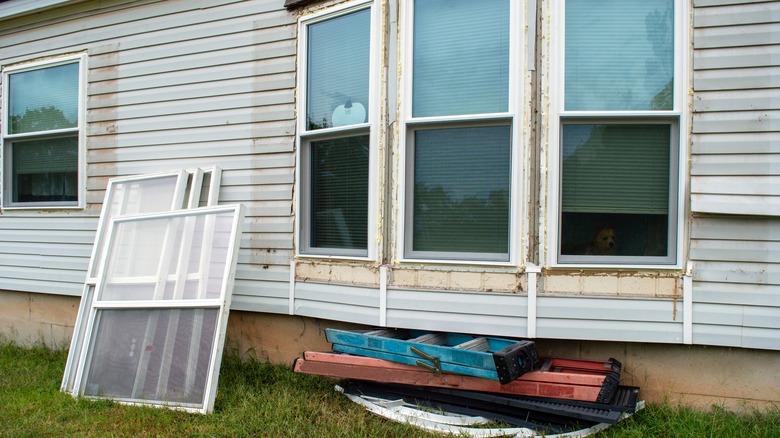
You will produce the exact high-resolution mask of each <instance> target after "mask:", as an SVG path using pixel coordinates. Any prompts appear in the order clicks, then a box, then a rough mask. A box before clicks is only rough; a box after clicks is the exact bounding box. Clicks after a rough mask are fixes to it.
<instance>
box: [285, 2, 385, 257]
mask: <svg viewBox="0 0 780 438" xmlns="http://www.w3.org/2000/svg"><path fill="white" fill-rule="evenodd" d="M371 21H372V8H371V6H370V4H366V3H365V2H364V3H362V4H359V5H358V6H352V7H347V8H346V9H342V10H339V11H338V12H331V13H329V14H326V15H324V16H322V15H318V16H315V17H312V18H307V19H306V20H304V21H302V22H301V55H300V59H301V61H302V65H303V68H302V72H303V75H302V76H303V78H302V81H301V87H300V89H301V90H302V99H301V102H302V106H303V108H302V111H301V112H302V113H303V114H302V116H300V118H299V124H298V126H299V138H300V166H299V169H300V180H299V183H300V187H301V190H300V191H301V194H300V203H299V205H300V211H299V223H300V234H299V248H300V250H299V251H300V253H301V254H303V255H322V256H345V257H368V256H369V241H370V239H369V235H370V233H369V217H370V215H371V212H370V201H369V200H370V193H369V185H370V184H369V182H370V180H371V177H372V175H371V172H370V171H369V170H370V167H371V166H370V161H371V160H372V159H373V158H374V157H373V155H374V154H375V152H373V149H374V148H373V147H372V144H373V143H374V142H375V139H374V134H373V133H372V126H373V123H372V114H373V113H375V110H374V105H376V102H374V100H375V99H373V98H372V97H371V96H370V94H371V89H372V87H371V80H372V58H371V44H372V35H371V34H372V32H371Z"/></svg>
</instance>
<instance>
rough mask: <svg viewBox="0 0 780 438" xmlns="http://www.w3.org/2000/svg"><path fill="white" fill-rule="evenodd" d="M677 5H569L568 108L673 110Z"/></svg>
mask: <svg viewBox="0 0 780 438" xmlns="http://www.w3.org/2000/svg"><path fill="white" fill-rule="evenodd" d="M673 25H674V0H567V1H566V67H565V72H566V73H565V96H566V97H565V103H564V106H565V109H566V110H568V111H577V110H605V111H608V110H609V111H611V110H671V109H673V105H672V103H673V102H672V92H673V89H674V82H673V79H674V31H673Z"/></svg>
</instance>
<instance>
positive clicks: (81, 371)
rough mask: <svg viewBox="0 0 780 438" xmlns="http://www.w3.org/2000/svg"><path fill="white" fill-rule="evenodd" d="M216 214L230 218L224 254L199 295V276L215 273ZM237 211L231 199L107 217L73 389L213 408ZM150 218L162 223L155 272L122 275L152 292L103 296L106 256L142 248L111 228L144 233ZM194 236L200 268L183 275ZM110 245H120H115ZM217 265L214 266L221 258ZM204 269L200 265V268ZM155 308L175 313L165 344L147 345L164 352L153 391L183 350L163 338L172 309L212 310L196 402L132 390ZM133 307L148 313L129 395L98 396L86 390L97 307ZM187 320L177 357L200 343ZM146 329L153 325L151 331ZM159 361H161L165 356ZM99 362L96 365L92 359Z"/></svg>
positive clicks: (132, 400) (141, 374)
mask: <svg viewBox="0 0 780 438" xmlns="http://www.w3.org/2000/svg"><path fill="white" fill-rule="evenodd" d="M218 215H226V216H229V219H230V232H229V235H228V236H227V239H223V240H224V241H225V245H226V246H225V248H226V252H225V254H224V268H223V269H222V272H221V273H219V274H220V275H219V276H218V279H219V281H220V282H219V293H218V296H216V297H211V298H205V293H206V292H207V291H206V292H204V291H205V289H204V288H205V287H207V286H204V281H205V283H208V282H209V280H210V279H211V278H212V276H213V274H214V273H213V272H212V271H211V270H210V268H211V259H212V257H211V254H210V252H209V250H211V249H212V244H213V242H214V235H216V234H217V233H222V234H225V232H224V230H222V231H220V230H219V229H216V228H215V227H216V225H219V224H218V223H217V218H218ZM199 217H202V218H203V221H202V222H203V225H202V227H203V230H202V232H198V231H199V230H200V228H198V229H196V228H195V226H194V225H193V223H194V222H195V220H196V219H197V218H199ZM243 217H244V208H243V206H242V205H233V206H225V207H204V208H197V209H187V210H181V211H176V212H166V213H156V214H144V215H138V216H132V217H120V218H114V219H112V220H111V221H110V225H109V235H108V240H107V245H108V248H107V249H108V250H107V252H106V254H107V260H106V263H107V264H106V265H105V267H106V268H105V269H103V270H102V272H101V273H100V278H99V281H98V283H97V286H96V291H95V294H94V298H93V300H92V302H91V303H90V309H89V318H88V321H87V327H86V329H85V348H83V349H82V351H81V357H80V360H79V367H78V369H77V373H76V379H75V383H74V388H75V389H76V395H80V396H87V397H91V398H111V399H113V400H115V401H117V402H120V403H127V404H142V405H156V406H167V407H172V408H176V409H180V410H184V411H188V412H199V413H208V412H210V411H211V410H212V408H213V404H214V398H215V396H216V387H217V379H218V376H219V367H220V359H221V355H222V349H223V347H224V338H225V332H226V329H227V316H228V313H229V308H230V301H231V296H232V287H233V282H234V275H235V269H236V259H237V254H238V248H239V241H240V237H241V225H242V224H243ZM153 221H158V222H160V221H162V222H164V223H165V229H164V231H163V233H164V236H165V237H164V238H163V240H162V241H161V242H158V244H159V245H161V246H162V248H163V249H162V251H161V253H160V255H159V259H158V260H156V261H155V265H154V268H155V272H156V273H157V274H156V277H155V278H151V279H149V278H148V276H147V277H143V276H140V277H139V276H136V277H133V276H132V275H130V277H127V278H129V279H130V280H131V281H133V279H134V278H135V279H138V278H144V279H145V280H140V283H139V284H145V285H148V286H151V287H152V289H153V290H154V293H153V296H152V297H151V299H147V298H144V299H140V300H133V299H121V300H119V299H116V298H114V299H105V300H104V299H103V297H104V294H105V293H106V292H107V291H108V290H109V289H108V288H107V280H108V279H109V271H110V270H111V267H112V266H114V263H112V262H113V258H116V257H119V256H120V255H126V254H128V253H129V254H130V258H131V260H134V259H133V257H137V256H138V255H143V254H144V252H143V249H144V248H140V249H139V250H138V251H136V248H135V247H133V248H131V250H130V251H125V250H124V248H123V247H122V245H120V243H118V242H117V239H118V238H121V237H122V236H123V234H122V233H119V232H117V230H118V229H119V228H120V227H123V226H124V227H125V228H127V229H128V231H127V232H128V233H133V232H134V230H135V231H138V230H141V231H146V229H145V228H144V225H145V224H146V225H148V224H150V223H153ZM215 224H216V225H215ZM133 226H136V227H137V228H133ZM196 235H198V236H200V238H201V239H202V240H201V241H200V247H199V249H200V251H199V253H198V254H197V255H198V258H196V259H195V260H196V261H197V262H198V263H197V264H198V266H199V267H198V270H197V271H196V272H195V273H190V272H189V271H187V269H190V265H191V260H192V258H191V257H192V256H193V255H194V254H193V251H197V249H193V248H195V247H194V246H193V245H195V244H196V243H197V239H195V237H194V236H196ZM177 238H180V240H177ZM128 241H134V239H128ZM131 245H134V243H131ZM117 248H119V249H118V250H117ZM174 262H175V263H174ZM116 264H117V265H120V266H124V265H121V260H120V262H117V263H116ZM174 265H175V267H174ZM217 266H221V264H220V265H217ZM182 269H184V271H182ZM204 270H206V271H205V272H204ZM111 278H112V279H114V281H119V280H117V278H120V277H116V276H115V277H111ZM193 279H194V281H196V282H197V287H196V288H195V289H194V290H195V291H196V292H195V296H194V297H185V296H184V295H183V292H181V289H180V288H181V287H184V286H183V285H184V283H186V282H191V281H193ZM144 281H145V282H144ZM120 283H121V281H119V282H115V283H113V284H114V285H116V284H120ZM128 284H130V283H128ZM170 284H172V285H173V289H171V291H172V292H168V289H167V288H168V285H170ZM180 285H181V286H180ZM119 289H120V291H119V293H120V294H124V290H123V289H122V287H120V288H119ZM134 293H136V292H133V291H132V290H130V292H129V295H128V296H131V295H132V294H134ZM166 294H167V295H168V296H167V298H166V296H165V295H166ZM123 296H124V295H123ZM161 309H162V310H172V311H173V312H171V314H175V315H176V318H173V317H170V316H169V318H168V320H167V322H168V329H167V333H166V335H165V337H164V342H159V344H156V345H154V348H155V349H158V354H159V351H162V352H163V358H164V359H162V362H160V364H158V365H159V366H160V369H159V373H158V374H154V375H153V376H152V377H153V378H156V379H157V382H158V383H157V389H158V392H159V391H160V388H161V387H165V388H168V386H167V384H168V382H167V379H168V376H167V375H165V367H166V366H167V367H168V369H170V368H172V365H173V364H180V363H182V361H181V359H182V358H181V357H177V356H176V355H177V354H179V355H181V354H183V353H181V351H180V349H179V348H180V345H178V346H177V345H174V344H175V342H174V340H173V339H171V338H170V336H169V335H170V333H171V331H173V333H174V334H175V333H177V330H178V326H177V324H178V321H179V320H178V315H179V312H177V310H184V309H190V310H192V309H213V310H216V311H217V315H216V322H215V323H214V333H213V337H212V338H211V343H210V344H209V346H210V348H211V350H210V351H211V354H210V357H209V358H208V368H207V370H208V371H207V376H206V377H205V382H204V385H205V387H204V388H202V396H201V398H200V401H199V402H198V403H194V402H192V401H186V402H180V401H176V400H170V399H166V398H165V397H163V398H159V397H158V398H157V399H150V398H145V397H143V396H142V394H140V392H142V391H141V390H140V389H139V388H136V386H137V385H138V381H139V379H140V380H141V382H142V383H141V386H143V384H144V382H145V380H146V377H147V374H146V373H148V370H149V367H150V364H149V357H150V356H151V355H152V354H153V353H151V352H150V351H151V350H152V345H153V344H155V342H157V340H156V339H155V340H154V341H153V340H152V338H151V337H150V336H154V335H155V334H157V333H158V332H156V331H154V330H157V328H158V327H157V324H158V322H159V321H158V318H159V311H160V310H161ZM133 311H135V312H136V313H137V312H138V311H141V312H144V311H148V312H149V314H148V316H147V322H148V325H147V328H146V332H145V339H144V343H143V344H142V345H141V346H140V347H141V348H140V349H139V350H138V359H137V364H136V365H131V366H135V367H136V371H137V374H136V378H135V379H134V381H133V389H132V392H131V396H128V397H125V396H120V397H117V396H111V395H110V394H109V396H108V397H106V396H102V395H101V394H85V390H86V384H87V380H88V377H89V373H90V367H91V366H92V365H93V359H95V357H96V356H95V355H96V352H95V338H100V336H101V331H100V330H101V326H100V321H99V318H100V316H101V313H102V312H113V314H121V313H123V312H124V313H125V314H127V312H133ZM193 320H194V322H193V324H192V326H191V330H192V333H189V336H190V342H191V347H190V349H187V351H186V355H187V356H186V357H184V362H187V361H188V358H190V356H191V349H192V348H197V349H199V348H200V346H199V345H198V346H196V345H195V336H196V335H195V334H194V332H195V331H196V329H197V330H198V334H197V336H201V333H200V331H199V330H200V325H199V323H198V322H197V319H196V318H193ZM202 322H203V320H202V319H201V320H200V323H202ZM150 330H153V331H152V332H151V335H150ZM185 333H187V332H185ZM204 339H205V338H204ZM198 351H199V350H198ZM177 352H178V353H177ZM135 360H136V359H133V360H131V362H132V361H135ZM166 360H167V362H165V361H166ZM191 363H192V361H189V363H188V366H187V367H186V368H187V371H185V372H184V375H185V378H186V380H187V385H192V378H191V373H193V372H194V368H193V367H192V366H190V364H191ZM98 364H100V363H99V362H98ZM144 367H146V369H143V368H144ZM144 391H145V390H144Z"/></svg>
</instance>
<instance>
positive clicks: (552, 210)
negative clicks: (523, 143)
mask: <svg viewBox="0 0 780 438" xmlns="http://www.w3.org/2000/svg"><path fill="white" fill-rule="evenodd" d="M565 3H566V1H565V0H562V1H560V2H554V3H553V4H552V5H551V8H552V14H551V21H550V27H549V29H550V35H549V37H550V41H551V43H550V50H551V57H550V58H551V61H550V67H549V68H550V71H549V75H550V81H549V85H548V92H549V96H550V105H549V108H550V111H549V118H548V122H549V123H548V128H547V131H546V135H547V142H546V147H547V148H548V153H547V156H548V157H549V162H545V160H544V158H542V168H543V169H544V168H546V169H547V170H548V176H547V178H546V185H547V187H546V197H545V196H543V197H542V199H545V198H546V202H547V212H548V214H547V219H546V221H542V222H541V223H540V236H541V237H542V239H543V241H544V237H545V236H546V237H547V238H546V242H547V247H546V248H545V247H544V245H541V246H540V259H541V260H546V262H547V265H548V266H550V267H553V268H555V267H561V268H572V267H577V268H606V269H615V268H625V269H656V270H658V269H663V270H679V269H682V267H683V265H684V250H685V248H684V247H685V245H684V242H685V240H684V236H685V235H686V228H685V217H686V214H685V213H686V212H687V202H686V199H687V197H686V196H685V194H686V193H687V192H688V182H687V181H688V179H687V174H688V168H687V166H686V163H688V145H689V126H690V121H689V118H690V113H689V110H688V103H689V97H688V94H689V93H688V92H687V90H689V87H690V83H689V82H690V74H689V73H688V69H689V67H690V61H689V56H690V47H689V46H690V36H689V29H688V24H689V20H690V10H689V5H688V3H686V2H684V1H682V0H674V20H673V21H674V24H673V28H674V91H673V93H674V94H673V109H672V110H669V111H566V110H565V109H564V106H563V105H564V98H565V96H564V94H565V93H564V86H565V83H564V81H565V71H564V69H565V56H566V53H565V47H566V46H565V35H564V31H565V26H566V22H565ZM563 120H569V121H578V120H588V121H593V122H594V123H610V122H611V121H614V122H615V123H622V122H625V121H631V122H635V123H637V124H643V123H659V122H661V123H662V122H664V121H670V120H673V121H675V122H676V123H671V126H672V132H675V131H677V134H678V137H677V138H676V139H675V140H676V143H677V154H676V157H675V156H673V157H672V159H671V160H670V167H672V170H670V175H669V177H670V178H669V187H670V192H669V194H670V199H671V197H672V196H676V203H672V202H671V201H670V206H669V213H668V214H669V217H670V219H669V228H670V230H669V236H670V238H669V245H674V248H672V247H671V246H670V247H669V248H670V252H671V255H670V256H669V257H667V258H665V259H664V260H663V261H659V258H658V257H642V256H620V257H601V256H584V257H582V259H584V258H585V257H592V258H593V260H592V261H588V262H586V261H581V260H579V259H578V260H576V261H571V262H564V263H561V262H559V260H558V257H559V254H560V251H559V246H560V242H559V237H560V222H561V221H560V215H561V200H560V197H561V188H562V187H561V183H560V179H561V174H562V172H561V168H562V163H561V161H560V159H561V154H560V148H561V140H562V139H561V130H562V127H563V124H564V123H563ZM674 143H675V141H672V143H671V144H670V145H669V147H670V148H674V147H675V144H674ZM543 157H544V154H543ZM675 166H676V170H677V175H674V173H672V172H673V169H674V167H675ZM544 183H545V180H544V179H543V186H542V190H543V194H544V190H545V188H544ZM675 214H676V217H673V215H675ZM643 259H644V260H646V262H642V260H643Z"/></svg>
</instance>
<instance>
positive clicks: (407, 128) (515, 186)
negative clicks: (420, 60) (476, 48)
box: [395, 0, 527, 266]
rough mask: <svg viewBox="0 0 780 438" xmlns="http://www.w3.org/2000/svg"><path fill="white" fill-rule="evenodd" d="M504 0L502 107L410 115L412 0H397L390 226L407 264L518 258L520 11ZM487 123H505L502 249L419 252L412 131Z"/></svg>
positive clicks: (498, 262) (508, 262) (522, 194)
mask: <svg viewBox="0 0 780 438" xmlns="http://www.w3.org/2000/svg"><path fill="white" fill-rule="evenodd" d="M508 3H509V30H508V33H509V35H508V39H509V54H508V56H509V59H508V68H507V75H508V89H507V96H506V99H507V105H506V108H507V110H506V111H503V112H489V113H474V114H456V115H437V116H418V117H415V116H414V115H413V100H414V97H413V96H414V95H413V92H414V90H413V81H414V38H415V37H414V20H415V17H414V15H415V11H414V8H415V3H414V0H405V1H403V2H402V3H401V6H402V8H401V11H400V21H401V29H402V30H401V32H400V46H401V54H400V58H401V65H402V66H403V68H402V69H401V77H400V87H401V92H400V93H399V95H400V102H399V119H400V120H399V122H400V127H399V131H398V132H399V141H398V144H399V149H398V150H399V166H398V181H399V185H400V186H401V187H400V188H398V189H397V190H398V193H397V199H398V206H397V207H398V210H399V211H398V215H397V216H396V217H397V219H398V220H397V226H396V236H398V238H397V239H396V242H395V243H396V256H397V258H398V260H399V261H400V262H408V263H431V264H436V263H441V264H456V265H490V266H515V265H517V264H518V263H519V258H520V246H521V242H520V241H521V239H520V238H519V236H521V235H522V234H521V229H522V228H523V226H522V224H521V222H522V219H521V218H523V217H524V215H523V211H524V203H525V199H526V198H527V190H526V189H527V187H526V186H525V185H523V184H522V181H524V178H525V175H524V173H525V169H524V168H523V166H522V164H521V163H522V160H523V157H525V155H526V150H525V148H524V140H525V134H526V133H525V131H524V129H523V124H524V122H525V120H524V113H523V105H524V103H526V97H525V93H526V90H525V87H524V86H523V82H522V81H523V80H524V79H525V73H526V71H525V69H524V68H523V67H524V66H523V61H524V59H525V57H524V56H523V53H524V42H523V39H524V37H525V32H524V31H523V29H524V26H523V23H524V19H525V10H524V8H523V7H522V6H521V3H520V2H519V1H517V0H508ZM490 126H506V127H508V128H509V132H510V140H509V148H510V149H509V157H510V163H509V172H510V173H509V184H508V191H509V207H508V210H509V211H508V215H509V218H508V230H507V239H508V240H507V251H506V253H482V252H463V251H451V252H448V251H421V250H414V247H413V244H414V242H413V241H414V237H413V233H414V211H413V210H414V164H413V162H414V160H415V134H416V133H417V132H420V131H425V130H436V129H459V128H479V127H490Z"/></svg>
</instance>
